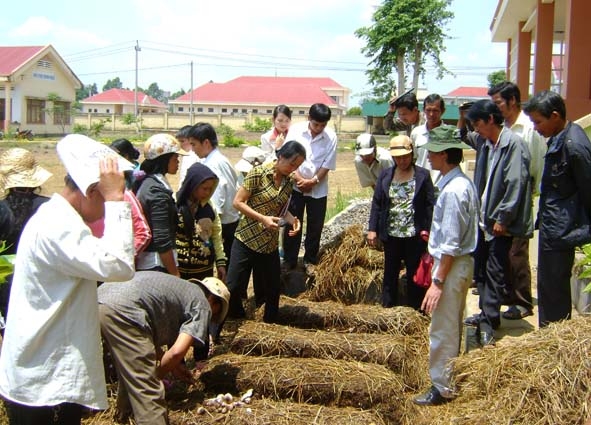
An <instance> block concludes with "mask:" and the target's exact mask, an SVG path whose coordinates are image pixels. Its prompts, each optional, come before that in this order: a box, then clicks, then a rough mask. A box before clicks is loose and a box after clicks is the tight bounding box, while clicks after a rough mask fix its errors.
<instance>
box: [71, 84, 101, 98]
mask: <svg viewBox="0 0 591 425" xmlns="http://www.w3.org/2000/svg"><path fill="white" fill-rule="evenodd" d="M95 94H98V89H97V88H96V83H92V84H89V85H87V86H82V88H79V89H78V90H76V101H80V100H82V99H86V98H87V97H90V96H94V95H95Z"/></svg>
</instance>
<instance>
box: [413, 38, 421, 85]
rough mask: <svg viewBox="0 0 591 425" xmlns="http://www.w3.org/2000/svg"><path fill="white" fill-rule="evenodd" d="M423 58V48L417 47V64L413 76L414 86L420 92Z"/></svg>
mask: <svg viewBox="0 0 591 425" xmlns="http://www.w3.org/2000/svg"><path fill="white" fill-rule="evenodd" d="M422 56H423V49H422V48H421V46H419V45H417V46H415V61H414V62H415V63H414V70H413V74H412V86H413V87H414V88H415V89H416V90H417V91H418V89H419V76H420V75H421V62H422V61H421V58H422Z"/></svg>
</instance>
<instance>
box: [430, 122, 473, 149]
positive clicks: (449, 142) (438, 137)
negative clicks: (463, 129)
mask: <svg viewBox="0 0 591 425" xmlns="http://www.w3.org/2000/svg"><path fill="white" fill-rule="evenodd" d="M423 148H425V149H427V150H428V151H430V152H442V151H445V150H448V149H453V148H456V149H472V147H471V146H469V145H467V144H466V143H464V142H462V141H461V140H460V134H459V131H458V129H457V128H456V127H453V126H451V125H440V126H439V127H435V128H434V129H433V130H431V131H430V132H429V141H428V142H427V143H425V144H424V145H423Z"/></svg>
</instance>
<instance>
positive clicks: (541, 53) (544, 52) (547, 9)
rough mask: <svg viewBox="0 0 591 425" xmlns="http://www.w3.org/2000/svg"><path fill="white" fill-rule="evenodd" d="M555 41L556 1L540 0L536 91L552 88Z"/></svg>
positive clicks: (535, 67)
mask: <svg viewBox="0 0 591 425" xmlns="http://www.w3.org/2000/svg"><path fill="white" fill-rule="evenodd" d="M553 42H554V3H543V2H542V0H538V13H537V19H536V44H535V46H536V47H535V53H534V90H533V91H534V93H537V92H539V91H541V90H549V89H550V83H551V82H552V80H551V77H552V43H553Z"/></svg>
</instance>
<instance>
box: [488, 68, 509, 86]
mask: <svg viewBox="0 0 591 425" xmlns="http://www.w3.org/2000/svg"><path fill="white" fill-rule="evenodd" d="M486 79H487V80H488V88H489V89H490V88H491V87H493V86H496V85H497V84H499V83H502V82H503V81H507V73H506V72H505V70H504V69H500V70H498V71H494V72H491V73H490V74H488V76H487V77H486Z"/></svg>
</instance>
